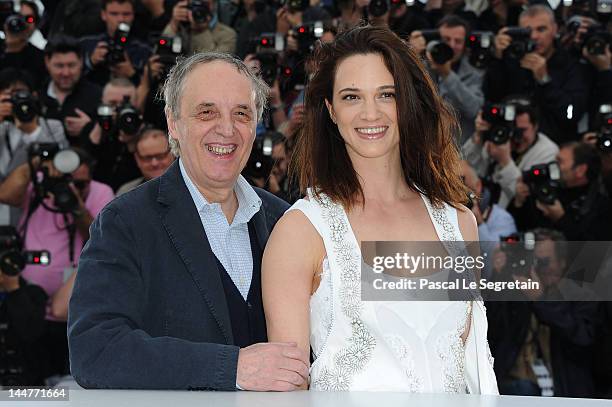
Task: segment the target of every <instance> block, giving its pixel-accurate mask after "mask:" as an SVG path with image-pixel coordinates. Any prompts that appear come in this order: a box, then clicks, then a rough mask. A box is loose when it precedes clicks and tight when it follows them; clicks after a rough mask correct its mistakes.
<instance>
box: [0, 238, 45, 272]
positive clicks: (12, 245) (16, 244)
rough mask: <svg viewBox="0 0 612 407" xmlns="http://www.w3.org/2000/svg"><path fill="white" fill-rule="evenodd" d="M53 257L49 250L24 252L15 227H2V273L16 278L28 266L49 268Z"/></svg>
mask: <svg viewBox="0 0 612 407" xmlns="http://www.w3.org/2000/svg"><path fill="white" fill-rule="evenodd" d="M50 263H51V255H50V254H49V251H47V250H37V251H31V250H30V251H24V250H23V241H22V239H21V237H20V236H19V234H18V233H17V229H15V227H13V226H0V271H1V272H2V274H6V275H7V276H16V275H18V274H19V273H21V272H22V271H23V268H24V267H25V266H26V264H36V265H41V266H47V265H49V264H50Z"/></svg>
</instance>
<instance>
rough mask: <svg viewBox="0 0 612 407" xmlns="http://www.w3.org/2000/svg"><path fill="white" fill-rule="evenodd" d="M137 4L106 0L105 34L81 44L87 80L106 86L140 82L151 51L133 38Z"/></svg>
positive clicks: (83, 41)
mask: <svg viewBox="0 0 612 407" xmlns="http://www.w3.org/2000/svg"><path fill="white" fill-rule="evenodd" d="M134 4H135V3H134V0H103V1H102V11H101V13H100V17H101V18H102V21H104V24H105V25H106V30H105V32H103V33H100V34H98V35H92V36H88V37H84V38H83V39H82V40H81V47H82V48H83V53H84V60H85V76H86V77H87V78H88V79H89V80H90V81H92V82H94V83H96V84H98V85H100V86H104V84H106V82H108V80H109V79H110V78H111V77H112V78H127V79H130V80H131V81H132V82H134V83H135V84H137V83H138V81H139V80H140V75H141V74H142V70H143V67H144V64H145V63H146V62H147V60H148V58H149V56H150V55H151V49H150V48H149V47H148V46H147V45H146V44H143V43H141V42H140V41H138V40H137V39H135V38H134V36H133V35H130V28H131V26H132V25H133V23H134Z"/></svg>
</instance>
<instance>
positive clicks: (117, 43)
mask: <svg viewBox="0 0 612 407" xmlns="http://www.w3.org/2000/svg"><path fill="white" fill-rule="evenodd" d="M129 36H130V26H129V25H127V24H126V23H119V25H118V26H117V29H116V30H115V34H114V35H113V38H111V40H110V42H109V44H108V53H107V54H106V62H107V63H108V64H109V65H115V64H118V63H120V62H123V61H125V55H124V52H125V46H126V45H127V42H128V40H129Z"/></svg>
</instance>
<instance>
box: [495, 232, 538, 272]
mask: <svg viewBox="0 0 612 407" xmlns="http://www.w3.org/2000/svg"><path fill="white" fill-rule="evenodd" d="M499 240H500V249H501V251H502V252H504V253H505V254H506V265H505V267H504V273H505V274H506V275H510V276H512V275H518V276H529V274H530V271H531V267H532V265H533V264H534V249H535V242H536V240H535V235H534V234H533V233H532V232H525V233H513V234H511V235H507V236H501V237H500V238H499Z"/></svg>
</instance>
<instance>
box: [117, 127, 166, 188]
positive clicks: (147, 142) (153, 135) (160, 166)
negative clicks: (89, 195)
mask: <svg viewBox="0 0 612 407" xmlns="http://www.w3.org/2000/svg"><path fill="white" fill-rule="evenodd" d="M134 159H135V160H136V165H138V168H139V169H140V172H141V173H142V176H141V177H138V178H136V179H134V180H132V181H129V182H127V183H125V184H123V185H122V186H121V187H120V188H119V189H118V190H117V196H119V195H122V194H125V193H126V192H129V191H131V190H132V189H134V188H136V187H137V186H139V185H141V184H144V183H145V182H147V181H149V180H152V179H153V178H157V177H159V176H160V175H162V174H163V173H164V172H166V169H168V167H169V166H170V164H172V162H173V161H174V155H173V154H171V153H170V145H169V144H168V136H167V135H166V133H165V132H164V131H162V130H160V129H156V128H146V127H145V128H144V129H143V130H141V131H140V133H138V136H137V138H136V143H135V151H134Z"/></svg>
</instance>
